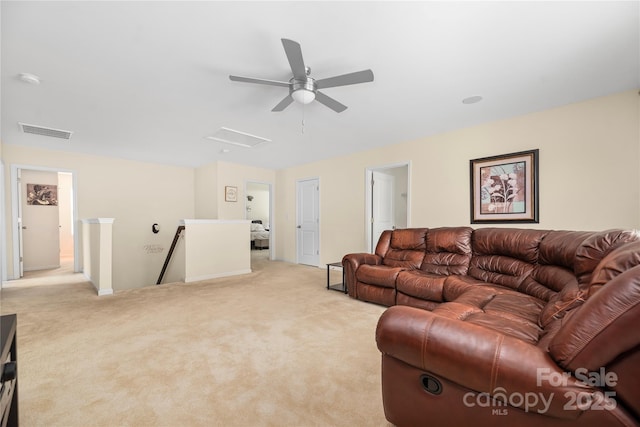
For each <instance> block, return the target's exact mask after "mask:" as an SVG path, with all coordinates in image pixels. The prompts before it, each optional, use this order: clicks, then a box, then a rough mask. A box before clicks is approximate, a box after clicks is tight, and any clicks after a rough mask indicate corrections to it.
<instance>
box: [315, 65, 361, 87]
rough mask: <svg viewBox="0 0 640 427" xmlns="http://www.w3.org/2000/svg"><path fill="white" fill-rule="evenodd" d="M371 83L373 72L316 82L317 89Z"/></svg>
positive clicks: (343, 75) (359, 72)
mask: <svg viewBox="0 0 640 427" xmlns="http://www.w3.org/2000/svg"><path fill="white" fill-rule="evenodd" d="M372 81H373V71H371V70H363V71H356V72H355V73H349V74H342V75H340V76H335V77H329V78H327V79H320V80H316V85H317V87H318V89H326V88H328V87H336V86H346V85H355V84H358V83H366V82H372Z"/></svg>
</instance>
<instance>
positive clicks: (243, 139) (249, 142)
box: [206, 127, 271, 148]
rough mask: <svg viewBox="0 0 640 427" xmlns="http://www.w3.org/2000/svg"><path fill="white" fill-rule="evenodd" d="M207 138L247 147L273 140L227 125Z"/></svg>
mask: <svg viewBox="0 0 640 427" xmlns="http://www.w3.org/2000/svg"><path fill="white" fill-rule="evenodd" d="M206 138H207V139H211V140H214V141H220V142H224V143H226V144H233V145H238V146H240V147H245V148H253V147H255V146H257V145H260V144H264V143H265V142H271V140H270V139H267V138H262V137H260V136H255V135H251V134H248V133H245V132H240V131H239V130H233V129H229V128H225V127H221V128H220V129H218V131H217V132H216V133H214V134H213V135H212V136H207V137H206Z"/></svg>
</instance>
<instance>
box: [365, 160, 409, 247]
mask: <svg viewBox="0 0 640 427" xmlns="http://www.w3.org/2000/svg"><path fill="white" fill-rule="evenodd" d="M409 166H410V165H409V163H408V162H407V163H396V164H392V165H385V166H377V167H373V168H367V170H366V197H365V200H366V214H365V215H366V218H365V224H366V233H365V235H366V236H367V250H368V251H370V252H371V253H373V252H374V251H375V248H376V245H377V244H378V239H379V238H380V235H381V234H382V232H383V231H384V230H394V229H397V228H407V227H408V226H409V224H410V218H409V211H410V210H409V206H410V204H409V202H410V200H409V197H410V191H409V183H410V182H409Z"/></svg>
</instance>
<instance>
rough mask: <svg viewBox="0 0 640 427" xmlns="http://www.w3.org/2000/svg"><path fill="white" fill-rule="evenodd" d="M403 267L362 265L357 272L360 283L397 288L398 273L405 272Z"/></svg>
mask: <svg viewBox="0 0 640 427" xmlns="http://www.w3.org/2000/svg"><path fill="white" fill-rule="evenodd" d="M403 270H404V268H402V267H389V266H386V265H367V264H365V265H361V266H360V268H358V270H357V271H356V279H357V280H358V282H362V283H366V284H369V285H376V286H382V287H385V288H395V286H396V278H397V277H398V273H400V272H401V271H403Z"/></svg>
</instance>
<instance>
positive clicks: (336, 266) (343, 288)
mask: <svg viewBox="0 0 640 427" xmlns="http://www.w3.org/2000/svg"><path fill="white" fill-rule="evenodd" d="M331 270H340V271H341V272H342V280H341V281H340V282H339V283H334V284H333V285H332V284H331ZM327 289H331V290H334V291H340V292H344V293H345V294H346V293H347V284H346V283H345V282H344V268H342V263H341V262H332V263H330V264H327Z"/></svg>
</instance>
